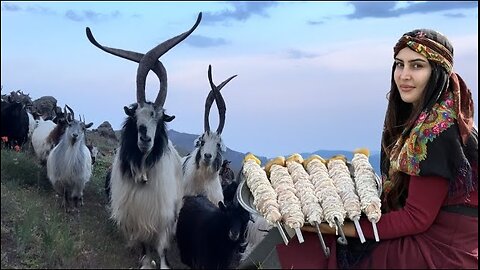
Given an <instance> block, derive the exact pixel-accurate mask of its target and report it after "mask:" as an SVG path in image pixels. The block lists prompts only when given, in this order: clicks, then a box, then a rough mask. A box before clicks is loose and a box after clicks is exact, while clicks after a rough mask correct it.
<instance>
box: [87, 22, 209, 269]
mask: <svg viewBox="0 0 480 270" xmlns="http://www.w3.org/2000/svg"><path fill="white" fill-rule="evenodd" d="M201 18H202V13H200V14H199V15H198V18H197V21H196V22H195V24H194V25H193V27H192V28H191V29H190V30H188V31H187V32H184V33H182V34H180V35H178V36H176V37H173V38H171V39H169V40H167V41H165V42H163V43H161V44H159V45H157V46H156V47H155V48H153V49H152V50H150V51H149V52H147V53H146V54H145V55H143V54H141V53H136V52H131V51H125V50H120V49H115V48H110V47H105V46H102V45H100V44H99V43H98V42H97V41H96V40H95V39H94V37H93V35H92V33H91V31H90V29H89V28H88V27H87V29H86V32H87V37H88V39H89V40H90V42H91V43H92V44H93V45H95V46H96V47H98V48H100V49H101V50H103V51H105V52H108V53H110V54H113V55H115V56H119V57H122V58H125V59H128V60H131V61H135V62H137V63H139V66H138V69H137V91H136V93H137V102H136V103H134V104H132V105H130V106H129V107H127V106H125V107H124V111H125V113H126V115H127V118H126V120H125V122H124V124H123V127H122V131H121V132H122V136H121V140H120V147H119V149H118V151H117V154H116V155H115V158H114V161H113V164H112V173H111V178H110V188H111V200H110V210H111V215H110V216H111V218H112V219H113V220H115V222H116V224H117V226H118V227H119V228H120V230H121V231H122V232H123V234H124V235H125V236H126V237H127V238H128V242H129V245H131V246H133V245H140V246H141V247H142V255H143V257H142V259H141V263H142V267H151V266H152V259H151V256H152V255H153V256H155V253H156V254H157V255H158V257H159V258H160V260H161V261H160V266H161V267H162V268H163V267H168V266H167V265H166V261H165V256H164V250H165V249H166V248H167V247H168V245H169V242H170V241H171V238H172V237H173V233H174V232H175V229H174V228H175V224H176V218H177V215H178V211H179V210H180V204H181V198H182V196H183V186H182V171H181V158H180V155H179V154H178V152H177V151H176V150H175V148H174V147H173V144H172V142H171V141H170V140H169V138H168V136H167V128H166V123H167V122H171V121H172V120H173V119H174V118H175V116H170V115H168V114H166V112H165V110H164V108H163V105H164V103H165V99H166V95H167V73H166V70H165V67H164V66H163V64H162V63H161V62H160V61H159V60H158V59H159V58H160V57H161V56H162V55H163V54H164V53H166V52H167V51H168V50H170V49H171V48H173V47H174V46H175V45H177V44H178V43H180V42H181V41H183V40H184V39H185V38H187V37H188V36H189V35H190V34H191V33H192V32H193V31H194V30H195V29H196V28H197V26H198V25H199V23H200V20H201ZM150 69H152V70H153V72H154V73H155V74H156V75H157V77H158V79H159V81H160V90H159V92H158V95H157V98H156V100H155V102H154V103H152V102H147V101H146V99H145V81H146V77H147V74H148V72H149V70H150Z"/></svg>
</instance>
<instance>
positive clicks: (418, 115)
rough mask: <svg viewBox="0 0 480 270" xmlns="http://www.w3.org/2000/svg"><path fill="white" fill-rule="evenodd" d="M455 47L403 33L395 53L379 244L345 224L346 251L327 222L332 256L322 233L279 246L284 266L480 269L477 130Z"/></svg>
mask: <svg viewBox="0 0 480 270" xmlns="http://www.w3.org/2000/svg"><path fill="white" fill-rule="evenodd" d="M452 65H453V47H452V45H451V44H450V42H449V41H448V40H447V38H446V37H445V36H443V35H442V34H440V33H438V32H436V31H433V30H428V29H419V30H414V31H411V32H408V33H406V34H404V35H403V36H402V37H401V38H400V40H399V41H398V43H397V44H396V45H395V47H394V64H393V67H392V83H391V90H390V93H389V101H388V108H387V112H386V117H385V123H384V131H383V136H382V145H381V150H382V159H381V171H382V178H383V181H384V190H383V194H382V208H383V209H382V210H383V214H382V217H381V219H380V220H379V222H378V223H377V228H378V234H379V236H380V242H375V241H374V240H372V239H374V237H373V231H372V226H371V223H370V222H369V221H368V220H367V219H366V218H364V217H363V218H361V220H360V224H361V227H362V230H363V233H364V235H365V237H366V238H367V242H366V243H363V244H361V243H360V241H359V240H358V235H357V233H356V230H355V227H354V226H353V224H352V223H349V222H346V223H345V225H344V228H343V229H344V232H345V235H346V236H347V237H351V238H349V239H348V245H346V246H342V245H339V244H336V242H335V236H334V235H333V234H334V233H335V231H334V230H333V229H331V228H330V227H328V226H325V225H324V224H322V227H321V230H322V233H324V234H330V235H327V236H326V237H325V238H326V241H328V243H327V245H328V246H329V247H330V249H331V254H330V256H329V258H328V259H326V258H325V257H324V256H323V255H322V254H323V253H322V249H321V247H320V243H319V241H318V239H317V236H316V235H315V234H314V233H313V232H311V233H308V232H307V233H305V235H304V237H305V238H306V239H305V243H303V244H298V241H291V242H290V244H289V245H288V246H285V245H283V244H279V245H277V252H278V256H279V260H280V263H281V265H282V268H288V269H292V268H317V269H318V268H384V269H385V268H452V269H453V268H475V269H477V268H478V229H477V226H478V189H477V187H478V174H477V169H478V165H477V162H478V154H477V152H478V132H477V128H476V127H475V126H474V124H473V100H472V98H471V92H470V90H469V89H468V88H467V86H466V84H465V82H464V81H463V80H462V78H461V77H460V76H459V75H458V74H456V73H455V72H453V70H452Z"/></svg>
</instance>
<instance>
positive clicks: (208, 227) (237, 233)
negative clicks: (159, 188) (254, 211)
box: [177, 195, 250, 269]
mask: <svg viewBox="0 0 480 270" xmlns="http://www.w3.org/2000/svg"><path fill="white" fill-rule="evenodd" d="M249 219H250V214H249V213H248V212H247V211H246V210H245V209H243V208H242V207H241V206H240V205H239V204H238V203H232V204H227V205H226V206H225V205H224V204H223V203H222V202H219V203H218V207H217V206H216V205H214V204H213V203H212V202H210V201H209V200H208V199H207V198H206V197H205V196H202V195H198V196H185V197H184V204H183V207H182V209H181V211H180V215H179V217H178V224H177V244H178V248H179V250H180V256H181V259H182V262H183V263H184V264H186V265H188V266H189V267H191V268H193V269H227V268H235V267H237V266H238V264H239V261H240V257H241V253H242V252H243V251H244V249H245V243H244V242H245V231H246V228H247V223H248V221H249Z"/></svg>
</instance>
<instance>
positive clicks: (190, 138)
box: [167, 129, 268, 176]
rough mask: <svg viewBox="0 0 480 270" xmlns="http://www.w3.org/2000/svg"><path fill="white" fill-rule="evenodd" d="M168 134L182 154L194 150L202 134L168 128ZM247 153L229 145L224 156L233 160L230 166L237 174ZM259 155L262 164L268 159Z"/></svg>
mask: <svg viewBox="0 0 480 270" xmlns="http://www.w3.org/2000/svg"><path fill="white" fill-rule="evenodd" d="M167 134H168V137H169V138H170V140H171V141H172V143H173V145H174V146H175V148H176V149H177V151H178V152H179V154H180V155H181V156H185V155H187V154H188V153H190V152H191V151H193V149H194V146H193V142H194V141H195V139H197V138H198V136H200V135H196V134H189V133H182V132H178V131H175V130H173V129H170V130H168V132H167ZM245 155H246V153H241V152H237V151H235V150H232V149H230V148H228V147H227V151H226V153H225V155H224V157H223V158H224V159H228V160H230V161H231V162H232V163H230V168H232V170H233V171H234V172H235V176H236V175H237V173H238V171H239V170H240V168H241V167H242V161H243V158H244V157H245ZM257 157H258V158H259V159H260V161H262V164H264V163H265V162H266V161H267V160H268V158H267V157H263V156H257Z"/></svg>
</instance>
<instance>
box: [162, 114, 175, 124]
mask: <svg viewBox="0 0 480 270" xmlns="http://www.w3.org/2000/svg"><path fill="white" fill-rule="evenodd" d="M173 119H175V115H172V116H170V115H168V114H164V115H163V121H165V122H172V120H173Z"/></svg>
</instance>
